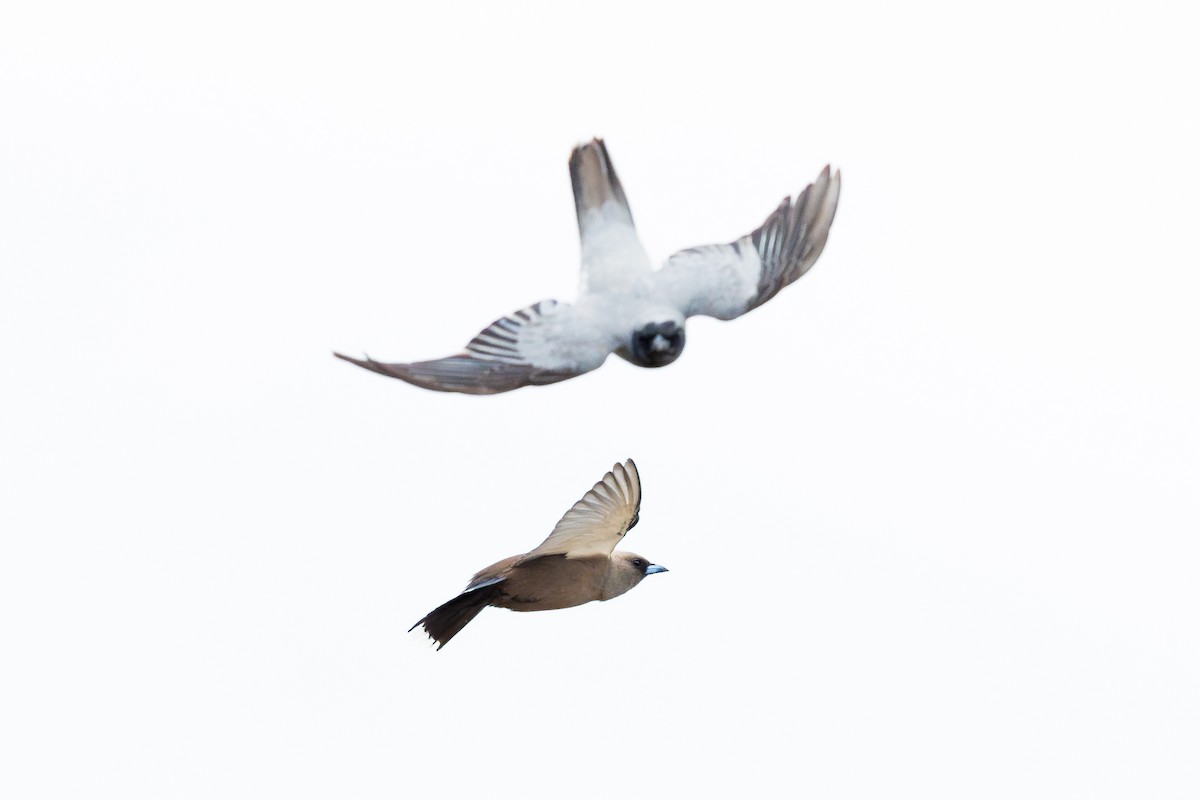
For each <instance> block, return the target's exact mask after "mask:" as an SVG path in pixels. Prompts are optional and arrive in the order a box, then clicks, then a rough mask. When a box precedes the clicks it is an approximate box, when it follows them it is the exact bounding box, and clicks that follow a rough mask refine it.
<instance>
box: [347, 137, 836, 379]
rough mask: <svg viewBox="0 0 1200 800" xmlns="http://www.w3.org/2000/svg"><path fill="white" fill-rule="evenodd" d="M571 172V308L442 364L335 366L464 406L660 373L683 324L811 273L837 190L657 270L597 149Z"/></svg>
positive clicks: (511, 328) (677, 346) (536, 308)
mask: <svg viewBox="0 0 1200 800" xmlns="http://www.w3.org/2000/svg"><path fill="white" fill-rule="evenodd" d="M570 167H571V186H572V188H573V189H574V191H575V210H576V213H577V214H578V217H579V238H580V243H581V250H582V254H581V255H582V258H581V261H582V267H581V270H580V287H579V296H578V298H577V299H576V300H575V302H574V303H560V302H558V301H556V300H543V301H541V302H540V303H535V304H534V305H532V306H529V307H528V308H523V309H521V310H519V311H515V312H513V313H512V314H509V315H507V316H504V317H501V318H500V319H498V320H496V321H495V322H493V323H492V324H491V325H489V326H488V327H486V328H484V329H483V330H482V331H481V332H480V333H479V334H478V335H477V336H476V337H475V338H474V339H472V340H471V341H470V342H468V343H467V346H466V348H465V349H464V351H463V352H461V353H459V354H457V355H453V356H449V357H448V358H439V359H435V360H433V361H416V362H412V363H392V364H388V363H383V362H380V361H375V360H374V359H372V358H369V357H364V358H361V359H358V358H352V357H350V356H347V355H343V354H341V353H334V355H336V356H337V357H338V358H342V359H345V360H346V361H349V362H351V363H352V364H357V365H358V366H360V367H364V368H366V369H369V370H373V371H374V372H378V373H380V374H382V375H388V376H390V377H393V378H399V379H400V380H402V381H407V382H408V383H411V384H414V385H416V386H422V387H424V388H426V389H433V390H436V391H439V392H463V393H465V394H497V393H499V392H507V391H511V390H512V389H519V388H520V387H522V386H529V385H542V384H547V383H557V382H558V381H563V380H566V379H567V378H573V377H575V376H576V375H582V374H584V373H585V372H590V371H592V370H594V369H596V368H597V367H599V366H600V365H601V364H603V363H604V361H605V359H607V358H608V355H609V353H616V354H617V355H619V356H620V357H621V358H624V359H625V360H626V361H629V362H631V363H633V364H636V365H637V366H639V367H663V366H666V365H667V364H670V363H671V362H673V361H674V360H675V359H677V358H679V355H680V353H682V352H683V346H684V341H685V338H686V337H685V332H684V327H685V323H686V320H687V318H688V317H694V316H698V315H699V316H707V317H716V318H717V319H722V320H728V319H733V318H735V317H740V316H741V315H742V314H745V313H746V312H747V311H751V310H752V309H755V308H758V307H759V306H760V305H762V304H763V303H765V302H767V301H768V300H770V299H771V298H772V297H774V296H775V295H776V294H777V293H778V292H779V290H780V289H782V288H783V287H784V286H787V285H788V284H789V283H791V282H792V281H794V280H796V279H797V278H799V277H800V276H801V275H803V274H804V273H805V272H807V271H808V270H809V269H810V268H811V267H812V265H813V264H814V263H816V261H817V258H818V257H819V256H820V255H821V251H822V250H823V249H824V247H825V240H826V239H827V238H828V236H829V228H830V226H831V225H832V224H833V215H834V212H835V211H836V210H837V202H838V193H839V191H840V189H841V183H842V177H841V172H840V171H839V172H835V173H833V174H832V175H830V172H829V167H828V166H826V167H825V169H824V170H822V171H821V174H820V175H818V176H817V179H816V180H815V181H813V182H812V183H811V184H809V185H808V186H807V187H806V188H805V189H804V191H802V192H800V194H799V195H798V196H797V197H796V199H795V200H792V198H790V197H786V198H784V200H783V202H782V203H780V204H779V207H778V208H776V209H775V211H774V212H772V214H771V215H770V216H769V217H767V220H766V221H765V222H764V223H763V224H762V225H761V226H760V227H759V228H758V229H756V230H755V231H753V232H752V233H749V234H747V235H746V236H743V237H742V238H740V239H738V240H737V241H735V242H731V243H729V244H714V245H705V246H702V247H693V248H690V249H688V250H681V251H680V252H678V253H676V254H675V255H673V256H671V257H670V258H668V259H667V260H666V262H665V263H664V264H663V265H662V266H661V267H660V268H659V269H657V270H655V269H653V268H652V267H651V265H650V258H649V257H648V256H647V255H646V251H645V249H643V247H642V243H641V242H640V241H639V240H638V235H637V230H636V229H635V228H634V225H633V216H632V214H631V213H630V211H629V203H628V201H627V200H626V199H625V191H624V190H623V189H622V188H621V181H620V180H619V179H618V178H617V173H616V170H615V169H614V168H613V164H612V161H611V160H610V159H609V157H608V150H607V149H606V148H605V146H604V142H603V141H601V140H600V139H593V140H592V141H590V142H587V143H585V144H581V145H579V146H578V147H576V148H575V150H574V151H573V152H572V153H571V161H570Z"/></svg>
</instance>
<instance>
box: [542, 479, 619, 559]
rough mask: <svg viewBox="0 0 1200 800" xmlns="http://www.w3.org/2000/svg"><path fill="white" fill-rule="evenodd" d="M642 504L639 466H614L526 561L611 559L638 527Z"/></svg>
mask: <svg viewBox="0 0 1200 800" xmlns="http://www.w3.org/2000/svg"><path fill="white" fill-rule="evenodd" d="M641 505H642V484H641V479H640V478H639V477H638V471H637V465H636V464H634V463H633V459H628V460H627V461H626V462H625V463H624V464H614V465H613V468H612V470H610V471H609V472H608V473H607V474H606V475H605V476H604V477H603V478H601V479H600V480H599V481H598V482H597V483H596V485H595V486H593V487H592V488H591V491H589V492H588V493H587V494H585V495H584V496H583V497H582V498H581V499H580V500H579V501H578V502H577V503H575V505H573V506H571V510H570V511H568V512H567V513H566V514H564V515H563V518H562V519H560V520H559V521H558V524H557V525H555V526H554V530H553V531H552V532H551V533H550V535H549V536H548V537H546V541H544V542H542V543H541V544H540V545H538V546H537V547H535V548H534V549H533V550H530V551H529V552H528V553H527V554H526V555H525V557H524V558H525V559H530V558H537V557H540V556H547V555H565V556H566V557H567V558H584V557H586V556H595V555H603V556H608V555H609V554H610V553H611V552H612V551H613V549H614V548H615V547H616V546H617V543H618V542H620V541H621V538H622V537H623V536H625V534H626V533H627V532H628V531H629V529H630V528H632V527H633V526H634V525H636V524H637V521H638V509H640V508H641Z"/></svg>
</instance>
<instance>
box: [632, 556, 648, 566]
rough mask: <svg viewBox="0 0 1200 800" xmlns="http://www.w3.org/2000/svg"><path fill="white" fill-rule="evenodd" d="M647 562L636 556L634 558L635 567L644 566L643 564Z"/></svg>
mask: <svg viewBox="0 0 1200 800" xmlns="http://www.w3.org/2000/svg"><path fill="white" fill-rule="evenodd" d="M645 563H646V562H645V561H642V560H641V559H640V558H635V559H634V560H633V565H634V566H635V567H640V566H642V565H643V564H645Z"/></svg>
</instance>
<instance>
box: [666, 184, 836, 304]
mask: <svg viewBox="0 0 1200 800" xmlns="http://www.w3.org/2000/svg"><path fill="white" fill-rule="evenodd" d="M841 187H842V174H841V172H840V171H839V172H835V173H833V175H832V176H831V175H830V173H829V167H825V169H824V170H823V171H822V172H821V174H820V175H819V176H817V179H816V180H815V181H813V182H812V183H811V184H809V185H808V186H807V187H806V188H805V189H804V191H802V192H801V193H800V194H799V195H798V196H797V197H796V200H795V201H794V202H793V201H792V198H790V197H786V198H784V200H783V202H782V203H780V204H779V207H778V208H776V209H775V212H774V213H773V214H771V216H769V217H767V220H766V222H764V223H763V224H762V225H761V226H760V227H759V228H758V229H757V230H755V231H754V232H753V233H750V234H748V235H746V236H743V237H742V238H741V239H738V240H737V241H736V242H732V243H730V244H716V245H708V246H705V247H693V248H691V249H689V250H682V251H680V252H678V253H676V254H675V255H673V256H671V257H670V258H669V259H667V262H666V263H665V264H664V265H663V266H662V269H660V270H659V271H658V272H656V273H654V280H655V283H656V286H657V287H658V288H659V289H660V290H661V291H662V292H663V294H665V295H666V296H667V297H669V298H671V300H672V301H673V302H674V304H675V305H676V306H677V307H678V308H679V309H680V310H681V311H682V312H683V313H684V314H685V315H686V316H689V317H691V316H697V315H703V316H707V317H716V318H717V319H733V318H734V317H740V316H741V315H742V314H745V313H746V312H747V311H750V310H751V309H755V308H758V307H759V306H760V305H762V304H763V303H765V302H767V301H768V300H770V299H771V298H772V297H774V296H775V295H776V294H778V293H779V290H780V289H782V288H783V287H784V286H787V285H788V284H789V283H791V282H793V281H795V280H796V279H797V278H799V277H800V276H801V275H803V274H804V273H806V272H808V270H809V269H810V268H811V267H812V265H813V264H815V263H816V262H817V258H818V257H819V256H820V255H821V251H822V250H823V249H824V248H825V240H826V239H828V238H829V228H830V226H831V225H832V224H833V215H834V212H836V211H837V202H838V194H839V193H840V192H841Z"/></svg>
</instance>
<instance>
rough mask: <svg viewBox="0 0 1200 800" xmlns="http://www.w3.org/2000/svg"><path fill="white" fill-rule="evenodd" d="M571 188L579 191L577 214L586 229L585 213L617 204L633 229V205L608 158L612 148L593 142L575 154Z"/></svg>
mask: <svg viewBox="0 0 1200 800" xmlns="http://www.w3.org/2000/svg"><path fill="white" fill-rule="evenodd" d="M571 188H572V189H574V191H575V213H576V214H577V215H578V216H579V223H580V227H581V229H582V225H583V217H584V213H585V212H587V211H588V210H589V209H593V208H600V207H601V206H602V205H604V204H605V203H613V204H615V205H616V206H617V208H618V209H619V213H618V216H619V217H620V218H621V219H622V221H624V222H627V223H628V224H629V225H631V226H632V225H633V215H632V214H631V213H630V211H629V201H628V200H626V199H625V190H624V189H622V188H621V179H620V178H618V177H617V171H616V169H614V168H613V165H612V161H610V160H609V158H608V148H606V147H605V146H604V142H603V141H602V140H600V139H592V140H591V141H590V142H587V143H585V144H581V145H579V146H578V147H576V148H575V149H574V150H573V151H572V152H571Z"/></svg>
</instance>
